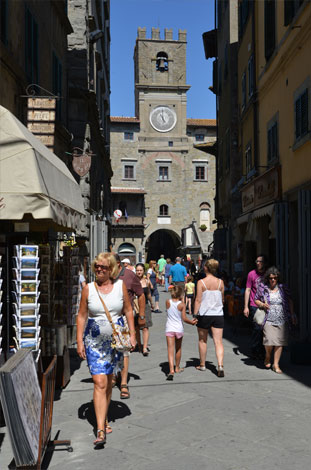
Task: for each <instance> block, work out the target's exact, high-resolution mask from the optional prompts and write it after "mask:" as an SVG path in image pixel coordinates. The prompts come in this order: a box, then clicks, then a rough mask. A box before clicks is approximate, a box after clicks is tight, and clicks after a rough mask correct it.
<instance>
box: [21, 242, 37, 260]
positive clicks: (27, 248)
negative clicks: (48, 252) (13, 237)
mask: <svg viewBox="0 0 311 470" xmlns="http://www.w3.org/2000/svg"><path fill="white" fill-rule="evenodd" d="M19 256H21V257H24V256H31V257H35V258H36V257H37V256H38V245H19Z"/></svg>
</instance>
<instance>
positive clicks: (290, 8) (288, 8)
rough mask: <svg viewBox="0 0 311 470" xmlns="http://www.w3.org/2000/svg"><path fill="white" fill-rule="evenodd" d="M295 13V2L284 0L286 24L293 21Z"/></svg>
mask: <svg viewBox="0 0 311 470" xmlns="http://www.w3.org/2000/svg"><path fill="white" fill-rule="evenodd" d="M294 15H295V2H294V1H293V0H284V26H287V25H289V23H291V21H292V19H293V17H294Z"/></svg>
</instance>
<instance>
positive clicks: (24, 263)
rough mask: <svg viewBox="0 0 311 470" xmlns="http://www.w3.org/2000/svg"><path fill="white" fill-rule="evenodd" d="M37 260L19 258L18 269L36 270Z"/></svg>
mask: <svg viewBox="0 0 311 470" xmlns="http://www.w3.org/2000/svg"><path fill="white" fill-rule="evenodd" d="M38 263H39V258H30V257H29V258H21V260H20V267H21V268H23V269H37V267H38Z"/></svg>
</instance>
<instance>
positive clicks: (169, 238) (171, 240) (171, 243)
mask: <svg viewBox="0 0 311 470" xmlns="http://www.w3.org/2000/svg"><path fill="white" fill-rule="evenodd" d="M180 246H181V240H180V237H179V236H178V235H177V234H176V233H175V232H173V231H172V230H167V229H161V230H157V231H156V232H153V233H152V234H151V235H150V237H149V238H148V239H147V241H146V246H145V252H146V261H150V260H151V259H154V260H156V261H157V260H158V259H159V258H160V255H162V254H163V255H164V256H165V258H171V260H174V259H175V258H176V256H178V255H179V252H180Z"/></svg>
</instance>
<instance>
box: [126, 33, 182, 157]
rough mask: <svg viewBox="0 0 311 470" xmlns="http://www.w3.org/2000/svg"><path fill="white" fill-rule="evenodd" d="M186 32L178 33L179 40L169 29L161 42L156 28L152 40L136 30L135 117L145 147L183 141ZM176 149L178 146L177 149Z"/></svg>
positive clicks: (176, 143)
mask: <svg viewBox="0 0 311 470" xmlns="http://www.w3.org/2000/svg"><path fill="white" fill-rule="evenodd" d="M186 45H187V42H186V31H181V30H179V32H178V40H174V39H173V32H172V30H171V29H165V30H164V39H161V38H160V31H159V29H158V28H152V34H151V39H147V38H146V28H138V36H137V39H136V46H135V52H134V64H135V114H136V117H137V118H138V119H139V120H140V126H141V127H140V133H141V137H142V138H144V145H146V144H147V147H148V142H149V143H151V142H154V139H155V138H157V141H158V142H157V144H158V145H160V146H161V144H162V145H163V147H165V148H167V145H168V141H171V142H174V147H176V145H178V144H181V143H182V137H184V138H186V127H187V97H186V92H187V91H188V90H189V88H190V86H189V85H186ZM178 146H179V145H178Z"/></svg>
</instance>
